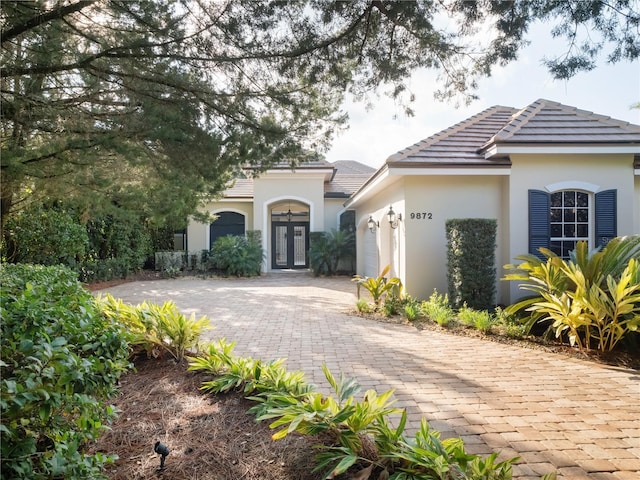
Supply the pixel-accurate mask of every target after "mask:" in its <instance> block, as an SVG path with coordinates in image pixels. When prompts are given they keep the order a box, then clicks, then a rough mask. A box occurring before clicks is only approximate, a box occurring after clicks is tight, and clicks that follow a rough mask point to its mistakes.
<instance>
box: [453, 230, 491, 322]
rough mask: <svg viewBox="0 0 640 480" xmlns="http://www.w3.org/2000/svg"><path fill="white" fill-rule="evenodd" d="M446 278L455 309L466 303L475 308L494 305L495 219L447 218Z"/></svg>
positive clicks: (489, 307) (487, 307) (487, 308)
mask: <svg viewBox="0 0 640 480" xmlns="http://www.w3.org/2000/svg"><path fill="white" fill-rule="evenodd" d="M446 230H447V280H448V286H449V300H450V302H451V304H452V305H453V306H454V307H455V308H460V307H462V306H463V305H464V304H465V303H466V304H467V306H468V307H470V308H474V309H476V310H489V309H492V308H493V307H494V299H495V293H496V266H495V249H496V231H497V221H496V220H495V219H488V218H463V219H449V220H447V222H446Z"/></svg>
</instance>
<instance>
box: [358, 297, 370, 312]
mask: <svg viewBox="0 0 640 480" xmlns="http://www.w3.org/2000/svg"><path fill="white" fill-rule="evenodd" d="M356 308H357V309H358V311H359V312H360V313H371V312H373V310H374V307H372V306H371V304H370V303H369V302H367V301H366V300H365V299H364V298H359V299H358V301H357V302H356Z"/></svg>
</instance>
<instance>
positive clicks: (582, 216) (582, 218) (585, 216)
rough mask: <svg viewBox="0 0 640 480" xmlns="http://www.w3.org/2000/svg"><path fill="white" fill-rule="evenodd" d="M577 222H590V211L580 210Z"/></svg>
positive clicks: (577, 213) (578, 210) (577, 212)
mask: <svg viewBox="0 0 640 480" xmlns="http://www.w3.org/2000/svg"><path fill="white" fill-rule="evenodd" d="M576 220H577V221H578V222H584V223H587V222H588V221H589V210H587V209H586V208H578V209H577V211H576Z"/></svg>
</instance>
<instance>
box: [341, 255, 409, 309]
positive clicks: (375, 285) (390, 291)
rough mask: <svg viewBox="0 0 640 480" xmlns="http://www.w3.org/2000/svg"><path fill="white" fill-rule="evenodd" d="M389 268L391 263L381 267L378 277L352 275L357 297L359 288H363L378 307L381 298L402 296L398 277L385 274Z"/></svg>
mask: <svg viewBox="0 0 640 480" xmlns="http://www.w3.org/2000/svg"><path fill="white" fill-rule="evenodd" d="M390 270H391V265H387V266H386V267H384V268H383V269H382V272H380V275H378V277H376V278H374V277H366V276H361V275H354V276H353V279H352V281H353V282H356V284H357V285H358V297H359V293H360V288H364V289H365V290H366V291H367V292H369V293H370V294H371V298H372V300H373V303H374V305H375V307H376V309H377V308H378V307H380V303H381V302H382V300H383V298H384V297H386V296H388V295H395V296H396V297H398V298H402V296H403V291H402V282H401V281H400V279H399V278H398V277H391V278H387V277H386V275H387V274H388V273H389V271H390Z"/></svg>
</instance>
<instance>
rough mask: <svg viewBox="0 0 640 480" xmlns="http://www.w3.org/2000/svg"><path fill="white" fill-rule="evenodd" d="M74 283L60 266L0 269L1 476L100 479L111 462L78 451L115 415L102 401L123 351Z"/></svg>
mask: <svg viewBox="0 0 640 480" xmlns="http://www.w3.org/2000/svg"><path fill="white" fill-rule="evenodd" d="M76 277H77V275H76V273H75V272H73V271H71V270H69V269H67V268H63V267H43V266H33V265H10V264H7V265H4V266H2V267H0V282H1V283H2V291H1V293H0V299H1V306H0V311H1V313H2V349H1V353H2V356H1V358H2V361H1V362H0V373H1V378H2V381H1V383H0V387H1V395H0V415H1V417H2V425H0V430H1V433H2V435H1V446H0V454H1V460H0V461H1V469H0V471H1V472H2V473H1V477H0V478H3V479H4V478H6V479H51V478H101V471H102V467H103V465H104V464H105V463H106V462H108V461H109V460H110V459H109V458H108V457H106V456H105V455H102V454H99V453H97V454H95V455H86V454H84V453H83V449H84V446H85V445H86V444H87V442H90V441H91V440H93V439H95V438H96V437H97V436H98V435H99V434H100V433H101V432H102V431H103V430H104V429H105V427H104V425H105V424H106V423H108V421H109V420H110V419H111V418H112V417H113V416H114V410H113V408H111V407H109V406H106V405H105V404H104V403H103V400H104V399H105V398H108V397H110V396H112V395H113V394H114V393H115V392H116V384H117V382H118V379H119V378H120V376H121V374H122V373H124V372H125V371H126V370H127V368H128V366H129V364H128V361H127V357H128V354H129V348H128V344H127V342H126V339H125V332H124V331H123V330H122V327H120V326H119V325H115V324H114V323H112V322H111V321H109V320H108V319H106V317H103V316H102V315H101V314H100V313H99V311H98V310H97V308H96V305H95V303H94V301H93V297H92V296H91V295H90V294H89V292H87V291H86V290H85V289H83V288H82V286H81V285H80V284H79V283H78V281H77V280H76Z"/></svg>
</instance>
